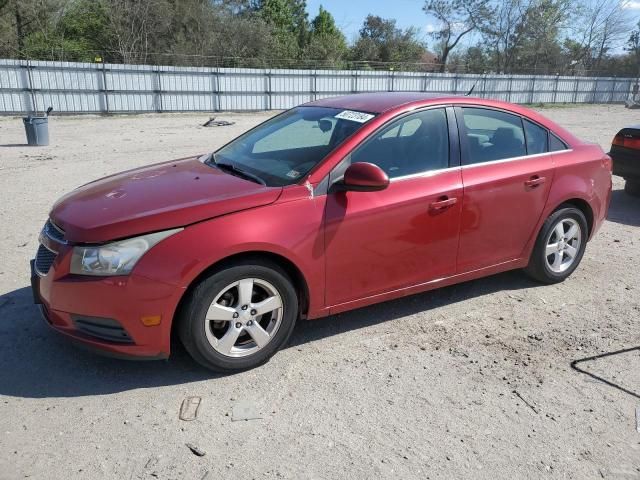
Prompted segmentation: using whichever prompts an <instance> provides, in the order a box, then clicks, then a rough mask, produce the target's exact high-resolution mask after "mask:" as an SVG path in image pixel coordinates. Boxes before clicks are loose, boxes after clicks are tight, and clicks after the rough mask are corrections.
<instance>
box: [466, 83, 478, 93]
mask: <svg viewBox="0 0 640 480" xmlns="http://www.w3.org/2000/svg"><path fill="white" fill-rule="evenodd" d="M477 84H478V80H476V82H475V83H474V84H473V86H472V87H471V89H470V90H469V91H468V92H467V93H465V94H464V96H465V97H468V96H469V95H471V94H472V93H473V89H474V88H476V85H477Z"/></svg>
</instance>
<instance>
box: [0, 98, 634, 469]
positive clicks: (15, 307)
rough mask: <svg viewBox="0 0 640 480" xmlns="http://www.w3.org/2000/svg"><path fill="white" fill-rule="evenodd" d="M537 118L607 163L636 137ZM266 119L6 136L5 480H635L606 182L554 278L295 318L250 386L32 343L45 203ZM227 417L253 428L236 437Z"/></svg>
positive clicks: (623, 212) (1, 310)
mask: <svg viewBox="0 0 640 480" xmlns="http://www.w3.org/2000/svg"><path fill="white" fill-rule="evenodd" d="M544 113H545V114H546V115H548V116H549V117H551V118H554V119H555V120H557V121H559V122H560V123H561V124H563V125H565V126H566V127H568V128H569V129H570V130H572V131H574V132H575V133H577V134H578V135H579V136H581V137H583V138H585V139H588V140H591V141H594V142H598V143H600V144H602V146H603V148H608V146H609V142H610V141H611V138H612V136H613V134H614V133H615V132H616V131H617V130H618V128H620V127H622V126H624V125H625V124H628V123H632V122H635V123H637V121H638V113H637V111H635V112H634V111H630V110H626V109H624V108H623V107H622V106H584V107H575V106H574V107H566V108H559V107H555V108H548V109H544ZM269 115H270V114H268V113H257V114H231V113H228V114H222V115H219V117H220V118H224V119H228V120H232V121H234V122H236V124H235V125H234V126H232V127H217V128H202V127H200V126H199V125H201V124H202V123H203V122H204V121H205V120H206V119H207V117H206V115H161V116H160V115H144V116H121V117H112V118H108V117H107V118H101V117H60V118H58V117H53V118H51V122H50V133H51V138H52V144H51V146H49V147H42V148H27V147H24V146H23V145H21V144H22V143H23V141H24V132H23V128H22V124H21V121H20V120H19V119H15V118H0V195H1V197H0V199H1V200H0V201H1V205H2V208H1V209H0V220H1V222H2V225H3V228H2V229H1V230H0V248H1V250H0V254H1V258H2V264H1V266H0V478H2V479H16V478H26V477H29V478H37V479H40V478H43V479H58V478H60V479H62V478H65V479H66V478H69V479H71V478H87V479H95V478H114V479H116V478H117V479H147V478H149V479H151V478H160V479H196V480H200V479H203V478H206V479H208V480H212V479H216V478H242V479H250V478H255V479H262V478H290V479H303V478H305V479H306V478H327V479H329V478H331V479H336V478H345V477H346V476H347V474H348V475H349V477H350V478H352V479H370V478H420V479H426V478H431V479H437V478H474V479H484V478H488V479H492V480H495V479H500V478H504V479H512V478H535V479H538V478H554V479H555V478H558V479H560V478H562V479H569V478H571V479H591V478H617V479H638V478H640V432H639V431H637V430H636V428H640V426H638V427H636V422H637V421H638V422H640V419H638V420H636V418H635V415H636V414H635V409H636V408H640V328H639V323H638V319H639V317H640V298H639V296H638V292H640V256H639V255H638V252H639V247H640V228H638V227H640V200H637V199H632V198H631V197H628V196H626V195H625V194H624V192H623V191H622V181H621V179H619V178H616V179H614V188H615V191H614V193H613V200H612V205H611V209H610V213H609V220H608V221H607V222H606V224H605V225H604V226H603V228H602V230H601V231H600V233H599V234H598V235H597V236H596V238H595V239H594V240H593V241H592V242H591V243H590V244H589V246H588V248H587V251H586V255H585V257H584V260H583V261H582V265H581V266H580V268H579V269H578V270H577V271H576V273H575V274H574V275H573V276H572V277H571V278H570V279H568V280H567V281H566V282H564V283H562V284H560V285H554V286H540V285H537V284H535V283H533V282H531V281H529V280H528V279H526V278H525V277H524V276H523V275H522V274H521V273H519V272H509V273H505V274H501V275H497V276H493V277H489V278H486V279H482V280H477V281H473V282H468V283H465V284H461V285H457V286H453V287H448V288H444V289H441V290H437V291H434V292H430V293H426V294H421V295H416V296H413V297H409V298H405V299H402V300H397V301H392V302H387V303H384V304H380V305H377V306H373V307H368V308H364V309H360V310H357V311H353V312H350V313H346V314H342V315H338V316H333V317H330V318H327V319H324V320H319V321H316V322H304V323H301V324H299V325H298V326H297V327H296V331H295V333H294V336H293V338H292V341H291V344H290V345H289V347H288V348H286V349H284V350H283V351H281V352H280V353H278V354H277V355H276V356H275V357H274V359H273V360H272V361H271V362H269V363H268V364H267V365H265V366H263V367H261V368H258V369H255V370H252V371H250V372H246V373H242V374H236V375H229V376H215V375H211V374H210V373H208V372H206V371H204V370H203V369H201V368H199V367H198V366H196V365H195V364H194V363H193V362H192V361H191V360H190V359H189V358H188V357H187V355H186V354H185V353H184V352H183V351H181V350H178V351H177V353H176V354H175V355H174V356H172V358H171V359H170V360H169V361H166V362H126V361H119V360H113V359H106V358H101V357H98V356H95V355H93V354H90V353H85V352H84V351H82V350H78V349H76V348H75V347H73V346H72V345H70V344H69V343H68V342H67V341H65V340H64V339H63V338H60V337H59V336H58V335H56V334H55V333H53V332H51V331H50V330H49V329H48V327H46V326H45V325H44V323H43V322H42V321H41V320H40V318H39V315H38V312H37V310H36V308H35V307H34V306H33V305H32V303H31V298H30V291H29V288H28V284H29V274H28V261H29V259H30V258H31V257H32V256H33V254H34V252H35V250H36V247H37V235H38V231H39V229H40V227H41V226H42V224H43V222H44V220H45V218H46V215H47V213H48V209H49V207H50V206H51V204H52V202H53V201H54V200H55V199H56V198H57V197H58V196H60V195H61V194H63V193H64V192H66V191H68V190H70V189H72V188H74V187H76V186H78V185H80V184H83V183H86V182H87V181H88V180H90V179H93V178H97V177H101V176H103V175H107V174H110V173H113V172H117V171H120V170H123V169H128V168H132V167H136V166H139V165H145V164H149V163H153V162H159V161H163V160H168V159H171V158H176V157H183V156H187V155H192V154H197V153H200V152H203V151H207V150H211V149H213V148H214V147H216V146H218V145H220V144H222V143H224V142H225V141H227V140H228V139H230V138H232V137H234V136H235V135H237V134H238V133H240V132H242V131H243V130H245V129H247V128H248V127H250V126H252V125H254V124H255V123H257V122H258V121H261V120H264V119H266V118H267V117H268V116H269ZM623 349H631V350H628V351H627V352H620V351H621V350H623ZM606 354H608V355H606ZM598 355H603V356H602V357H600V358H598V359H595V360H587V361H583V362H579V363H577V364H576V367H577V368H579V369H581V370H583V371H586V372H589V373H591V374H592V375H591V376H589V375H587V374H585V373H581V372H580V371H578V370H576V369H574V368H572V366H571V364H572V362H573V361H575V360H580V359H585V358H589V357H592V356H598ZM187 396H199V397H202V403H201V405H200V409H199V412H198V418H197V420H195V421H192V422H185V421H181V420H179V419H178V412H179V409H180V404H181V403H182V401H183V399H184V398H185V397H187ZM239 405H249V407H250V408H252V409H254V410H255V412H254V413H256V414H257V416H259V417H261V418H259V419H255V420H249V421H233V410H234V407H237V406H239ZM638 415H640V413H639V414H638ZM187 443H190V444H193V445H194V446H195V447H197V448H199V449H200V450H202V451H203V452H204V453H205V455H204V456H202V457H200V456H197V455H195V454H194V453H192V452H191V451H190V450H189V448H187V446H186V445H185V444H187Z"/></svg>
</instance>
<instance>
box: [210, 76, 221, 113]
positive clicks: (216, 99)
mask: <svg viewBox="0 0 640 480" xmlns="http://www.w3.org/2000/svg"><path fill="white" fill-rule="evenodd" d="M211 73H212V75H211V79H212V80H213V111H214V112H219V111H220V110H221V109H222V102H221V98H220V68H219V67H215V68H214V69H213V70H212V72H211Z"/></svg>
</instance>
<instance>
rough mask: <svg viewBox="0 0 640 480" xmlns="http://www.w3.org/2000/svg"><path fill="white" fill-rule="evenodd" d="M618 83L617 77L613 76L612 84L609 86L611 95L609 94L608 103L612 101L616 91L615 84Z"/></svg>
mask: <svg viewBox="0 0 640 480" xmlns="http://www.w3.org/2000/svg"><path fill="white" fill-rule="evenodd" d="M617 83H618V78H617V77H613V86H612V87H611V95H609V103H613V98H614V95H615V93H616V84H617Z"/></svg>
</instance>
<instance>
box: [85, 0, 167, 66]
mask: <svg viewBox="0 0 640 480" xmlns="http://www.w3.org/2000/svg"><path fill="white" fill-rule="evenodd" d="M98 1H103V2H104V7H105V10H106V15H107V19H108V26H109V31H110V35H109V40H108V43H107V47H108V48H107V50H111V51H114V52H116V54H117V55H118V57H119V59H120V60H121V61H122V62H124V63H140V62H145V61H147V59H148V56H149V54H150V53H155V51H156V48H158V46H159V43H160V41H161V40H162V39H163V36H164V34H165V33H166V32H168V31H169V26H170V24H171V19H172V18H173V11H172V8H171V4H170V3H169V2H168V1H167V0H98Z"/></svg>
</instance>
